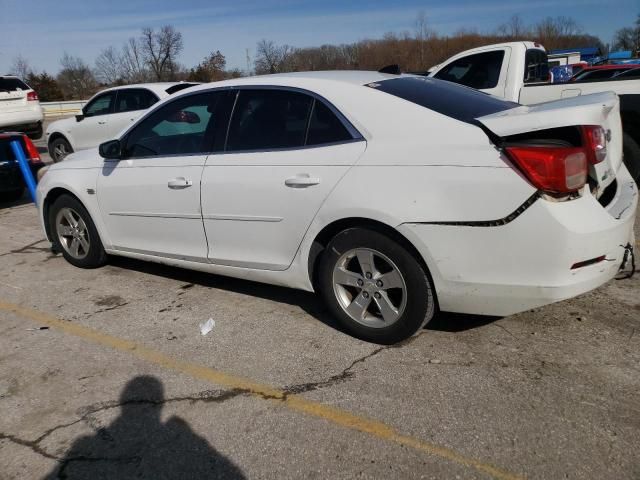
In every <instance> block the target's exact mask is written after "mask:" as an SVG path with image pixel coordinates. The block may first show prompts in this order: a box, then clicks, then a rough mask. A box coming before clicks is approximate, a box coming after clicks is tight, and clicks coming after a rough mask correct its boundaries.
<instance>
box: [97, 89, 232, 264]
mask: <svg viewBox="0 0 640 480" xmlns="http://www.w3.org/2000/svg"><path fill="white" fill-rule="evenodd" d="M219 96H220V94H217V93H211V92H205V93H197V94H191V95H186V96H184V97H179V98H177V99H176V100H174V101H172V102H170V103H167V104H166V105H164V106H162V107H161V108H159V109H158V110H157V111H156V112H154V113H152V114H151V115H149V116H148V117H146V118H145V119H143V120H142V121H141V122H140V123H139V124H138V125H136V126H135V127H133V129H132V130H131V131H130V132H128V133H127V134H126V135H125V137H124V138H123V140H122V143H123V159H122V160H120V161H105V164H104V168H103V170H102V174H101V175H100V177H99V181H98V200H99V203H100V208H101V210H102V212H103V218H105V223H106V227H107V231H108V235H109V238H110V239H111V242H112V244H113V248H114V249H115V250H120V251H126V252H134V253H143V254H149V255H156V256H163V257H169V258H178V259H183V260H190V261H204V262H206V261H207V240H206V237H205V233H204V228H203V225H202V216H201V213H200V179H201V177H202V171H203V167H204V164H205V160H206V158H207V155H208V154H209V152H210V151H211V150H212V143H213V142H212V138H213V135H214V132H215V127H216V120H217V119H218V118H217V117H218V115H217V114H216V112H215V109H216V102H217V101H218V97H219ZM225 126H226V122H225Z"/></svg>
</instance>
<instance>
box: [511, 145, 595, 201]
mask: <svg viewBox="0 0 640 480" xmlns="http://www.w3.org/2000/svg"><path fill="white" fill-rule="evenodd" d="M505 150H506V151H507V153H508V154H509V156H510V157H511V159H512V160H513V161H514V162H515V163H516V165H517V166H518V167H519V168H520V170H521V171H522V173H523V174H524V175H525V176H526V177H527V178H528V179H529V181H530V182H531V183H532V184H533V185H534V186H535V187H536V188H538V189H540V190H542V191H544V192H548V193H571V192H575V191H577V190H580V189H581V188H582V187H583V186H584V185H585V183H586V182H587V170H588V167H587V155H586V153H585V150H584V149H583V148H576V147H537V146H530V147H529V146H519V147H506V148H505Z"/></svg>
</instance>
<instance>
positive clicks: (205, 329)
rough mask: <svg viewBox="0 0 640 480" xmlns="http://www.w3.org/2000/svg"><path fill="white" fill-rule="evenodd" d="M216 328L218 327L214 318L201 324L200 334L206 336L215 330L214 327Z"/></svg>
mask: <svg viewBox="0 0 640 480" xmlns="http://www.w3.org/2000/svg"><path fill="white" fill-rule="evenodd" d="M215 326H216V322H215V321H214V320H213V318H210V319H209V320H207V321H206V322H202V323H201V324H200V333H201V334H202V335H206V334H207V333H209V332H210V331H211V330H213V327H215Z"/></svg>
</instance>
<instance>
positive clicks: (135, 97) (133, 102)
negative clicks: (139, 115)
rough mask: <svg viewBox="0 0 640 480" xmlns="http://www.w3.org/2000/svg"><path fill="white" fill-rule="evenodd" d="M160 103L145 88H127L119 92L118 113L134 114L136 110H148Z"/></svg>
mask: <svg viewBox="0 0 640 480" xmlns="http://www.w3.org/2000/svg"><path fill="white" fill-rule="evenodd" d="M157 101H158V97H156V96H155V94H153V93H152V92H150V91H149V90H146V89H144V88H127V89H124V90H119V91H118V99H117V101H116V110H115V111H116V113H121V112H133V111H136V110H146V109H147V108H149V107H151V105H153V104H154V103H156V102H157Z"/></svg>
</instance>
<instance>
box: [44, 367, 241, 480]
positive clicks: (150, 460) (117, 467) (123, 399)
mask: <svg viewBox="0 0 640 480" xmlns="http://www.w3.org/2000/svg"><path fill="white" fill-rule="evenodd" d="M165 401H166V400H165V397H164V388H163V385H162V382H160V380H158V379H157V378H155V377H153V376H146V375H143V376H138V377H135V378H133V379H132V380H130V381H129V382H128V383H127V385H126V386H125V388H124V390H123V391H122V394H121V396H120V402H119V404H118V406H119V407H120V408H121V412H120V415H119V416H118V418H116V419H115V420H114V421H113V422H112V423H111V424H110V425H109V426H107V427H105V428H101V429H100V430H98V431H97V432H96V433H95V435H92V436H84V437H80V438H78V439H77V440H76V441H75V442H74V443H73V445H72V446H71V448H70V449H69V450H68V451H67V453H66V454H65V456H64V458H63V459H61V460H60V463H59V464H58V465H57V466H56V468H55V469H54V470H53V471H52V472H51V473H49V474H48V475H47V476H46V477H45V478H44V480H54V479H69V480H72V479H92V480H103V479H118V480H129V479H131V480H132V479H154V480H165V479H166V480H169V479H171V480H173V479H185V480H186V479H194V480H200V479H244V478H245V477H244V475H243V473H242V471H241V470H240V469H239V468H238V467H237V466H236V465H234V463H233V462H232V461H231V460H229V459H228V458H226V457H225V456H224V455H222V454H220V453H219V452H217V451H216V450H215V448H213V447H212V446H211V445H209V443H207V441H206V440H205V439H204V438H202V437H200V436H198V435H197V434H196V433H195V432H194V431H193V430H192V429H191V428H190V426H189V424H188V423H187V422H185V421H184V420H183V419H181V418H180V417H176V416H173V417H171V418H169V419H168V420H167V421H166V422H162V420H161V413H162V407H163V404H164V403H165Z"/></svg>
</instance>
